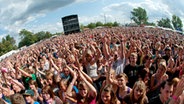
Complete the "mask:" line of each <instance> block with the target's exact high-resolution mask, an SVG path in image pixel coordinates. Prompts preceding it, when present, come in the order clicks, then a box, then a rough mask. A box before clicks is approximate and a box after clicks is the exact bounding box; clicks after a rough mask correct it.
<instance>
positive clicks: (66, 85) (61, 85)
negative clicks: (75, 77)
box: [59, 79, 68, 92]
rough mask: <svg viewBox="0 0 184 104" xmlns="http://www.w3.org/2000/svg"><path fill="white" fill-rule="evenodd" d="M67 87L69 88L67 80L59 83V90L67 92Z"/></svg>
mask: <svg viewBox="0 0 184 104" xmlns="http://www.w3.org/2000/svg"><path fill="white" fill-rule="evenodd" d="M67 87H68V80H67V79H62V80H61V81H60V82H59V88H60V90H61V91H64V92H65V91H66V90H67Z"/></svg>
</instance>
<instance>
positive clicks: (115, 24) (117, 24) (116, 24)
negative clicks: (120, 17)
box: [112, 21, 120, 27]
mask: <svg viewBox="0 0 184 104" xmlns="http://www.w3.org/2000/svg"><path fill="white" fill-rule="evenodd" d="M119 25H120V24H119V23H118V22H116V21H115V22H114V23H113V24H112V26H114V27H115V26H119Z"/></svg>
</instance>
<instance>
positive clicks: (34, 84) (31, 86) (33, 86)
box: [29, 80, 38, 90]
mask: <svg viewBox="0 0 184 104" xmlns="http://www.w3.org/2000/svg"><path fill="white" fill-rule="evenodd" d="M29 87H30V88H31V89H32V90H33V89H34V88H38V84H37V82H36V81H35V80H30V81H29Z"/></svg>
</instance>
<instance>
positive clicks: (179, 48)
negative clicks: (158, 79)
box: [178, 46, 183, 55]
mask: <svg viewBox="0 0 184 104" xmlns="http://www.w3.org/2000/svg"><path fill="white" fill-rule="evenodd" d="M178 54H179V55H183V47H182V46H179V47H178Z"/></svg>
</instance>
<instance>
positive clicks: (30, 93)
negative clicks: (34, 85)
mask: <svg viewBox="0 0 184 104" xmlns="http://www.w3.org/2000/svg"><path fill="white" fill-rule="evenodd" d="M23 95H24V98H25V100H26V102H27V103H28V104H31V103H33V102H34V99H33V97H34V91H33V90H26V91H25V93H24V94H23Z"/></svg>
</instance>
